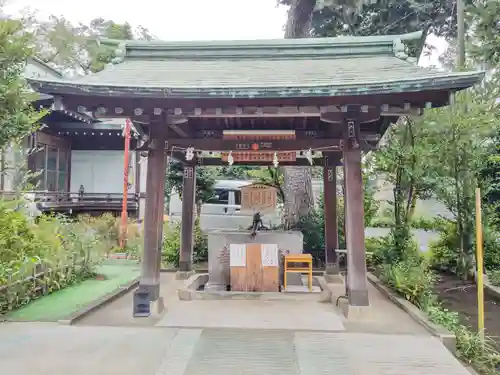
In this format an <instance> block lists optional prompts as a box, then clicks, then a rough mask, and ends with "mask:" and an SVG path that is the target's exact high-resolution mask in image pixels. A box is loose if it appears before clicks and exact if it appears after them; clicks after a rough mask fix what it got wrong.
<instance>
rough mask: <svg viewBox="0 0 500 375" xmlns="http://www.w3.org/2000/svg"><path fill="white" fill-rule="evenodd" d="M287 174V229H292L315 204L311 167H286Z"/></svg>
mask: <svg viewBox="0 0 500 375" xmlns="http://www.w3.org/2000/svg"><path fill="white" fill-rule="evenodd" d="M284 175H285V189H284V190H285V191H284V193H285V205H284V206H285V218H284V225H285V229H291V228H293V227H294V226H295V224H297V222H298V221H299V219H300V217H301V216H306V215H307V214H309V212H310V211H311V208H312V207H313V204H314V199H313V193H312V174H311V168H310V167H286V168H284Z"/></svg>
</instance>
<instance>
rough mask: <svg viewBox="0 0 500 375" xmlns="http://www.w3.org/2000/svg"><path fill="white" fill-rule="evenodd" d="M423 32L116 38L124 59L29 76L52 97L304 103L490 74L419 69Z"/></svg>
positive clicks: (460, 84)
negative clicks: (412, 48)
mask: <svg viewBox="0 0 500 375" xmlns="http://www.w3.org/2000/svg"><path fill="white" fill-rule="evenodd" d="M420 37H421V33H412V34H407V35H391V36H373V37H338V38H313V39H280V40H255V41H205V42H162V41H126V42H123V41H111V40H105V41H102V43H105V44H107V45H115V46H116V48H117V56H118V57H117V59H115V61H114V64H113V65H112V66H109V67H108V68H106V69H104V70H103V71H101V72H99V73H96V74H92V75H88V76H84V77H81V78H78V79H74V80H64V79H62V78H61V79H58V78H54V77H43V78H36V77H35V78H29V81H30V83H31V84H32V85H33V87H34V88H35V89H36V90H37V91H40V92H44V93H49V94H75V95H95V96H107V97H113V96H123V97H144V98H146V97H150V98H193V99H197V98H200V99H201V98H300V97H327V96H328V97H331V96H352V95H376V94H388V93H399V92H418V91H425V90H442V89H451V90H461V89H464V88H467V87H470V86H472V85H474V84H476V83H478V82H480V81H481V80H482V78H483V76H484V73H483V72H444V71H440V70H435V69H428V68H422V67H418V66H417V65H416V61H415V59H412V58H409V57H408V56H407V55H406V54H405V47H404V44H403V42H404V41H406V40H413V39H418V38H420Z"/></svg>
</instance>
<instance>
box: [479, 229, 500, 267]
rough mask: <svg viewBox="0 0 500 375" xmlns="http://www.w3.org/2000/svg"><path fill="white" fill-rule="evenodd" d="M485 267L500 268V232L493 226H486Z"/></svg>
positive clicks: (484, 236) (484, 235)
mask: <svg viewBox="0 0 500 375" xmlns="http://www.w3.org/2000/svg"><path fill="white" fill-rule="evenodd" d="M483 238H484V268H486V269H487V270H500V232H499V231H497V230H496V229H495V228H494V227H493V226H490V225H485V227H484V234H483Z"/></svg>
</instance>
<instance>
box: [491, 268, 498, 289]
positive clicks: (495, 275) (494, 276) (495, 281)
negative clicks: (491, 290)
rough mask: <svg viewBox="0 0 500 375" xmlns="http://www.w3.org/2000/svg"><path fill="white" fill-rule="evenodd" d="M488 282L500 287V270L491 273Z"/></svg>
mask: <svg viewBox="0 0 500 375" xmlns="http://www.w3.org/2000/svg"><path fill="white" fill-rule="evenodd" d="M488 281H489V282H490V283H491V284H492V285H494V286H498V287H500V270H494V271H489V272H488Z"/></svg>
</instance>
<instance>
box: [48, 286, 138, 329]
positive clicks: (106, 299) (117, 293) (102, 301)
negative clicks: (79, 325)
mask: <svg viewBox="0 0 500 375" xmlns="http://www.w3.org/2000/svg"><path fill="white" fill-rule="evenodd" d="M139 279H140V278H139V277H136V278H134V279H133V280H132V281H129V282H128V283H126V284H123V285H120V286H119V287H118V288H116V289H115V290H113V291H112V292H110V293H108V294H106V295H104V296H102V297H100V298H99V299H97V300H95V301H93V302H91V303H89V304H88V305H87V306H84V307H82V308H81V309H79V310H78V311H76V312H74V313H73V314H71V315H70V316H69V317H67V318H66V319H60V320H58V321H57V323H59V324H62V325H72V324H75V323H76V322H77V321H78V320H80V319H82V318H84V317H85V316H87V315H89V314H90V313H92V312H94V311H96V310H98V309H100V308H101V307H103V306H105V305H107V304H108V303H110V302H112V301H114V300H115V299H117V298H119V297H121V296H123V295H125V294H127V293H128V292H130V291H131V290H132V289H134V288H136V287H137V286H138V285H139Z"/></svg>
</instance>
